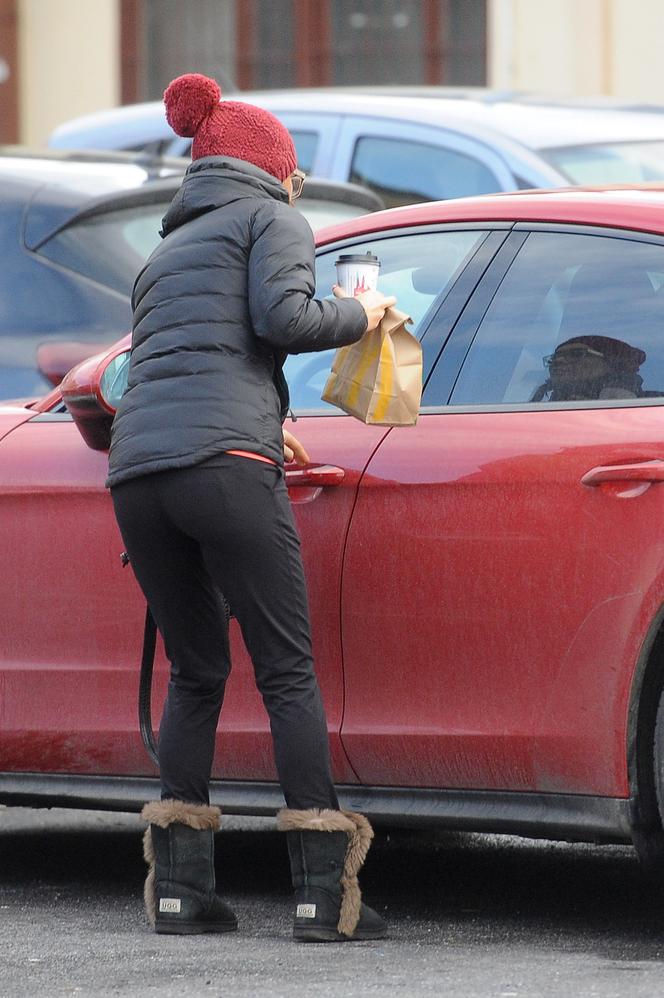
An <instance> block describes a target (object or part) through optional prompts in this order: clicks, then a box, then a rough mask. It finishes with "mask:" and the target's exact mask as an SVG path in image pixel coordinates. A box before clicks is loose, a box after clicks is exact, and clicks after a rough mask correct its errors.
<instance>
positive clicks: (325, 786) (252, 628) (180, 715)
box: [112, 454, 339, 808]
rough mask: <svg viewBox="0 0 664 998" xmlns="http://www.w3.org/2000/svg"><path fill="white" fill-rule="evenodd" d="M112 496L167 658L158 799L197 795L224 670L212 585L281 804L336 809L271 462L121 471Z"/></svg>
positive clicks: (296, 561)
mask: <svg viewBox="0 0 664 998" xmlns="http://www.w3.org/2000/svg"><path fill="white" fill-rule="evenodd" d="M112 495H113V503H114V506H115V514H116V517H117V520H118V523H119V526H120V531H121V533H122V537H123V540H124V543H125V546H126V548H127V551H128V553H129V557H130V559H131V564H132V566H133V569H134V572H135V574H136V578H137V580H138V582H139V585H140V586H141V589H142V590H143V592H144V594H145V596H146V598H147V600H148V603H149V604H150V608H151V610H152V613H153V616H154V618H155V621H156V623H157V626H158V628H159V630H160V632H161V634H162V637H163V639H164V645H165V648H166V654H167V656H168V659H169V661H170V663H171V679H170V683H169V686H168V695H167V698H166V704H165V707H164V713H163V716H162V720H161V725H160V728H159V766H160V773H161V789H162V798H175V799H177V800H184V801H189V802H196V803H201V802H202V803H207V802H208V800H209V797H208V783H209V779H210V772H211V769H212V760H213V755H214V741H215V732H216V728H217V721H218V719H219V712H220V710H221V705H222V701H223V697H224V688H225V685H226V679H227V678H228V674H229V672H230V660H229V657H228V653H227V650H226V633H225V623H224V615H223V612H222V608H221V604H220V601H219V590H221V592H223V593H224V595H225V597H226V599H227V600H228V602H229V603H230V605H231V608H232V611H233V613H234V615H235V616H236V617H237V619H238V621H239V624H240V627H241V629H242V635H243V637H244V641H245V644H246V646H247V648H248V650H249V653H250V655H251V659H252V662H253V665H254V672H255V676H256V683H257V685H258V688H259V690H260V692H261V694H262V696H263V702H264V703H265V707H266V709H267V712H268V715H269V718H270V726H271V730H272V739H273V744H274V753H275V760H276V765H277V772H278V774H279V781H280V783H281V787H282V790H283V792H284V796H285V799H286V803H287V805H288V806H289V807H294V808H310V807H331V808H337V807H338V806H339V805H338V801H337V797H336V793H335V790H334V787H333V784H332V777H331V771H330V757H329V743H328V737H327V727H326V722H325V715H324V711H323V706H322V701H321V697H320V691H319V688H318V683H317V680H316V676H315V673H314V669H313V660H312V655H311V637H310V628H309V610H308V606H307V596H306V589H305V582H304V573H303V570H302V560H301V557H300V542H299V537H298V535H297V531H296V529H295V524H294V522H293V515H292V512H291V509H290V503H289V500H288V493H287V491H286V485H285V482H284V474H283V471H282V469H281V468H278V467H277V466H276V465H270V464H266V463H264V462H262V461H255V460H252V459H250V458H245V457H239V456H234V455H230V454H220V455H217V456H215V457H214V458H212V459H210V460H209V461H206V462H205V463H203V464H198V465H194V466H193V467H191V468H184V469H178V470H174V471H164V472H158V473H156V474H151V475H144V476H142V477H140V478H136V479H133V480H130V481H128V482H124V483H122V484H121V485H117V486H115V487H114V488H113V489H112Z"/></svg>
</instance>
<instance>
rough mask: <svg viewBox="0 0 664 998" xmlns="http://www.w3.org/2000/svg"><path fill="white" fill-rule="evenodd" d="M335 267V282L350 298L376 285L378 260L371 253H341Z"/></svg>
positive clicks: (372, 289)
mask: <svg viewBox="0 0 664 998" xmlns="http://www.w3.org/2000/svg"><path fill="white" fill-rule="evenodd" d="M335 267H336V268H337V284H338V285H339V287H341V288H343V290H344V291H345V292H346V294H347V295H348V296H349V297H351V298H355V296H356V295H361V294H362V292H363V291H375V290H376V288H377V287H378V271H379V270H380V260H379V259H378V257H377V256H374V255H373V253H342V254H341V256H340V257H339V259H338V260H337V262H336V263H335Z"/></svg>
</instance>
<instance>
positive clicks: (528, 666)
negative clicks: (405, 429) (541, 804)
mask: <svg viewBox="0 0 664 998" xmlns="http://www.w3.org/2000/svg"><path fill="white" fill-rule="evenodd" d="M663 436H664V410H663V409H662V408H659V407H653V408H649V407H648V408H642V409H620V410H616V409H614V410H610V411H606V410H580V411H563V412H545V411H541V412H537V413H533V412H529V413H521V412H508V413H500V414H498V413H495V412H493V413H490V414H489V413H452V412H450V413H448V414H445V415H430V416H427V415H423V416H421V417H420V420H419V422H418V425H417V427H416V428H414V429H413V430H412V431H411V432H410V433H409V434H408V435H406V434H403V433H398V432H394V431H392V432H391V433H390V435H389V437H388V438H387V440H386V441H385V442H384V443H383V444H382V446H381V447H380V449H379V450H378V452H377V453H376V455H375V456H374V458H373V460H372V461H371V463H370V465H369V468H368V470H367V473H366V475H365V476H364V478H363V480H362V485H361V489H360V495H359V499H358V503H357V506H356V509H355V513H354V515H353V521H352V525H351V530H350V534H349V538H348V544H347V555H346V561H345V563H344V591H343V605H342V617H343V622H344V656H345V677H346V702H347V708H346V715H345V719H344V727H343V740H344V745H345V747H346V751H347V753H348V756H349V758H350V760H351V763H352V764H353V766H354V768H355V769H356V771H357V773H358V776H359V777H360V779H361V780H362V781H363V782H366V783H370V784H384V783H385V782H396V783H398V784H400V785H404V786H444V787H465V788H477V789H488V788H493V789H505V790H536V789H537V790H542V791H549V792H551V791H556V792H565V793H589V794H598V795H610V796H625V795H627V793H628V776H627V756H626V749H625V731H626V728H627V710H628V704H629V695H630V690H631V685H632V679H633V673H634V668H635V663H636V661H637V659H638V654H639V650H640V646H641V643H642V641H643V637H644V633H645V631H646V630H647V626H648V622H649V620H651V619H652V618H653V616H654V615H655V613H656V611H657V609H658V608H659V606H661V604H662V603H663V602H664V577H663V574H662V571H663V566H664V537H662V538H658V537H657V536H656V537H655V538H654V539H653V536H652V525H653V523H659V522H661V519H662V516H663V515H664V493H663V492H662V490H661V488H660V487H659V486H658V485H650V486H649V487H646V490H645V491H643V492H642V491H641V490H640V488H633V487H632V488H630V486H629V485H628V486H625V483H622V486H616V483H607V484H606V485H601V486H599V487H596V488H591V487H586V486H583V485H581V484H580V481H581V478H582V476H583V475H584V474H585V473H586V472H587V471H588V470H590V469H591V468H594V467H596V466H598V465H615V464H627V463H632V462H636V461H649V460H656V459H658V458H661V457H662V453H663V447H662V438H663ZM617 493H624V494H620V495H619V494H617ZM552 506H554V507H555V510H556V522H557V529H556V530H555V531H554V532H552V531H551V527H550V522H551V508H552ZM635 507H636V509H635ZM637 512H638V515H635V513H637ZM646 550H647V551H648V556H647V558H645V559H644V556H643V552H644V551H646ZM367 565H370V573H371V574H370V593H371V603H370V605H371V612H370V613H367V612H366V592H367V586H368V584H369V579H367Z"/></svg>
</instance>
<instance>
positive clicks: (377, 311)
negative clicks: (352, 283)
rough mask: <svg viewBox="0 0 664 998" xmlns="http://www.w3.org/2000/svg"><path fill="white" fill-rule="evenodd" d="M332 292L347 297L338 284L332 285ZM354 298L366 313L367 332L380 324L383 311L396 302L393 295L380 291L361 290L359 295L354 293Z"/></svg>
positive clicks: (337, 295)
mask: <svg viewBox="0 0 664 998" xmlns="http://www.w3.org/2000/svg"><path fill="white" fill-rule="evenodd" d="M332 293H333V294H334V296H335V298H348V295H347V294H346V292H345V291H344V289H343V288H341V287H339V285H338V284H335V285H334V287H333V288H332ZM355 298H356V301H359V303H360V305H361V306H362V308H363V309H364V311H365V312H366V314H367V332H370V331H371V330H372V329H375V328H376V327H377V326H378V325H379V324H380V321H381V319H382V318H383V316H384V315H385V311H386V310H387V309H388V308H390V307H391V306H392V305H396V303H397V300H396V298H395V297H394V296H393V295H390V296H389V297H386V296H385V295H384V294H382V292H380V291H363V292H362V294H361V295H356V296H355Z"/></svg>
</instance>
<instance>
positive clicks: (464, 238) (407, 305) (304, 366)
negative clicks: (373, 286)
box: [284, 230, 485, 412]
mask: <svg viewBox="0 0 664 998" xmlns="http://www.w3.org/2000/svg"><path fill="white" fill-rule="evenodd" d="M484 236H485V233H484V232H480V231H477V230H465V231H450V232H422V233H415V234H410V235H405V234H402V235H396V234H395V235H394V236H391V237H389V238H374V239H365V240H363V241H362V242H358V243H354V244H353V245H352V246H348V245H345V246H344V247H343V250H342V251H340V250H338V249H332V250H328V251H326V252H323V253H321V254H320V255H319V257H318V259H317V262H316V294H317V295H318V297H320V298H325V297H329V296H330V291H331V288H332V285H333V284H335V282H336V270H335V266H334V264H335V261H336V259H337V257H338V256H339V252H343V253H367V252H371V253H374V254H375V255H376V256H377V257H378V258H379V260H380V264H381V269H380V276H379V279H378V288H379V290H381V291H384V292H385V293H386V294H390V295H395V296H396V299H397V307H398V308H400V309H401V310H402V311H403V312H407V313H408V315H410V317H411V318H412V320H413V323H412V325H411V326H409V327H408V328H409V329H410V330H411V331H412V332H413V333H414V334H415V335H416V336H417V335H418V332H419V331H420V329H423V328H424V322H423V320H424V319H425V316H426V314H427V312H428V311H429V308H430V306H431V305H432V303H433V302H434V301H435V300H436V299H437V298H439V296H441V295H442V294H443V293H444V292H445V291H446V290H448V289H449V288H450V287H451V286H452V284H453V283H454V280H455V279H456V277H457V276H458V274H460V273H461V271H462V270H463V267H464V266H465V264H466V263H467V262H468V260H469V259H470V258H471V256H472V255H473V252H474V251H475V249H476V248H477V247H478V246H479V244H480V243H481V242H482V240H483V239H484ZM334 353H335V351H334V350H325V351H322V352H320V353H302V354H292V355H291V356H289V357H288V358H287V360H286V364H285V367H284V371H285V374H286V379H287V381H288V386H289V389H290V393H291V406H292V408H293V410H295V411H297V410H298V409H300V410H302V409H307V410H320V411H322V412H334V411H337V410H335V409H334V407H333V406H331V405H328V403H327V402H322V401H321V397H320V396H321V392H322V391H323V388H324V386H325V382H326V380H327V377H328V375H329V373H330V368H331V366H332V360H333V358H334Z"/></svg>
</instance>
